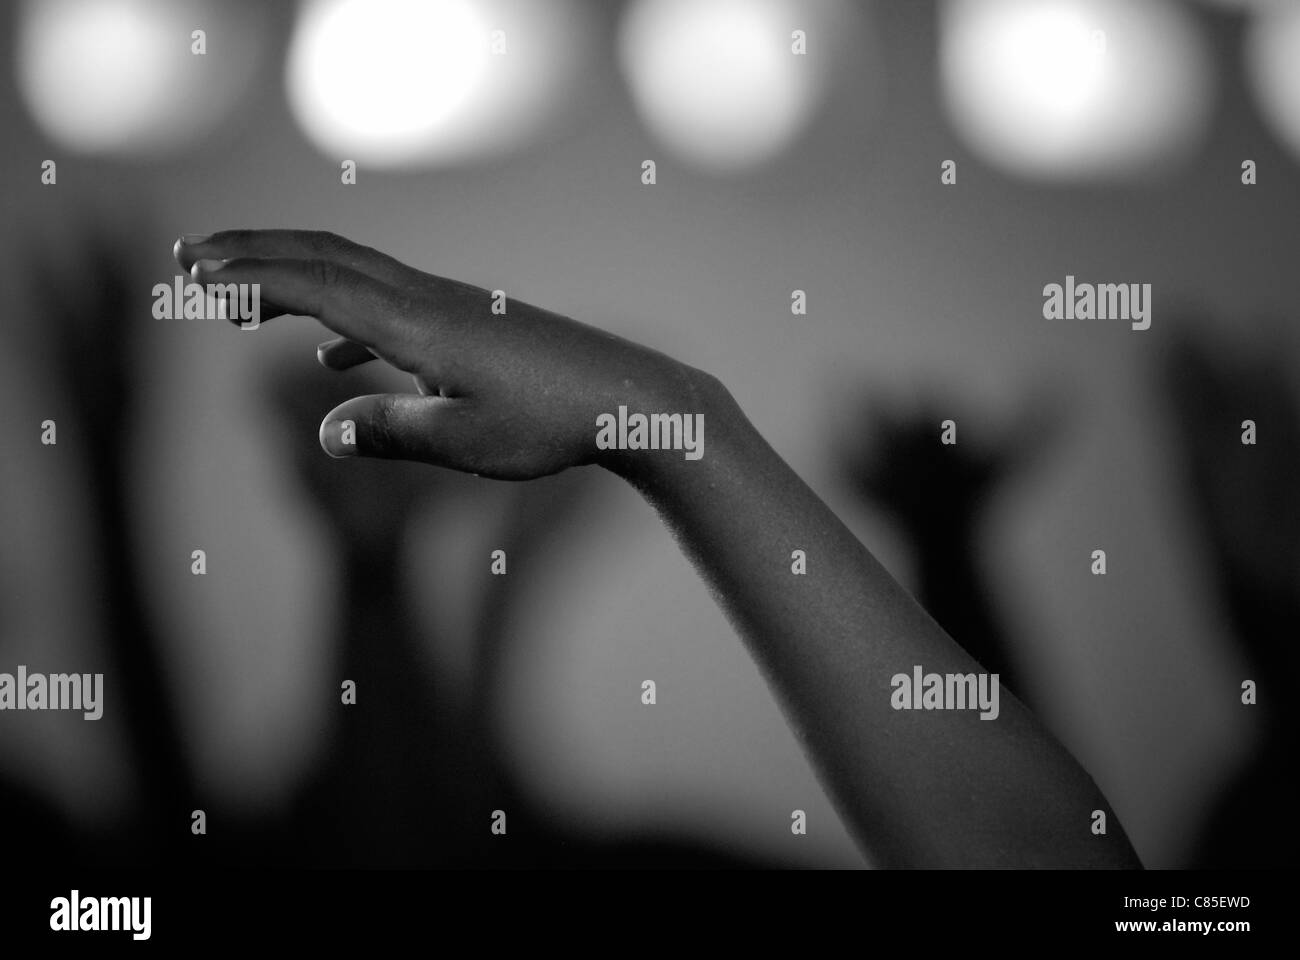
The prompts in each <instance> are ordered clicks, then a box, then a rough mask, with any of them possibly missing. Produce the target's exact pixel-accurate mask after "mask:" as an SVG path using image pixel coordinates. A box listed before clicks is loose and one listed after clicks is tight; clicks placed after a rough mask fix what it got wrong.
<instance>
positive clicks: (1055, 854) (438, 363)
mask: <svg viewBox="0 0 1300 960" xmlns="http://www.w3.org/2000/svg"><path fill="white" fill-rule="evenodd" d="M176 257H177V260H178V261H179V262H180V264H181V265H182V266H183V267H184V268H185V269H187V270H190V271H191V275H192V276H193V278H194V279H195V280H196V281H198V282H200V283H209V282H212V283H218V282H219V283H240V284H244V283H248V284H252V283H256V284H260V290H261V298H262V302H263V304H267V303H271V304H275V305H276V306H275V307H274V308H271V309H270V310H269V311H264V313H265V312H270V313H276V312H280V313H291V314H299V315H305V316H312V317H315V318H317V319H318V320H319V321H320V322H321V323H322V324H324V325H325V326H326V327H328V328H329V329H330V330H332V331H333V332H334V333H336V334H338V336H339V339H336V340H332V341H330V342H328V343H325V344H322V345H321V347H320V349H319V351H318V359H319V360H320V362H321V363H322V364H323V365H325V366H326V367H328V368H330V369H333V370H345V369H348V368H350V367H353V366H356V365H357V364H358V363H363V362H367V361H369V360H372V359H374V358H376V357H377V358H379V359H381V360H383V361H385V362H387V363H389V364H391V365H392V366H394V367H396V368H397V369H399V370H402V371H405V372H406V373H409V374H411V376H412V377H413V378H414V380H415V386H416V393H412V394H396V395H395V394H389V395H374V396H365V397H356V398H354V399H352V400H349V401H347V402H345V403H343V404H341V405H340V406H338V407H336V408H335V409H334V410H332V411H330V412H329V413H328V414H327V415H326V416H325V419H324V421H323V422H322V424H321V430H320V440H321V445H322V447H324V449H325V450H326V452H328V453H329V454H331V455H332V456H339V457H349V456H360V457H379V458H387V459H403V460H417V461H422V462H425V463H430V464H435V465H437V466H442V467H448V468H451V469H455V470H461V471H465V472H468V473H473V474H477V475H480V476H485V477H493V478H496V479H502V480H528V479H532V478H535V477H542V476H546V475H548V474H552V473H557V472H559V471H561V470H565V469H568V468H569V467H576V466H585V465H596V466H600V467H603V468H604V469H606V470H609V471H611V472H612V473H614V474H616V475H618V476H620V477H622V478H623V479H625V480H626V481H627V482H629V483H631V484H632V485H633V486H634V487H635V488H636V489H637V490H639V491H640V492H641V493H642V494H643V495H644V496H645V497H646V498H647V499H648V500H649V501H650V502H651V503H652V504H653V505H654V506H655V507H656V508H657V510H658V511H659V513H660V514H661V516H662V517H663V519H664V521H665V522H666V523H667V524H668V526H669V527H670V528H671V529H672V531H673V532H674V534H675V535H676V537H677V539H678V540H679V542H680V543H681V545H682V548H683V550H684V551H685V552H686V554H687V555H688V556H689V557H690V558H691V560H692V562H693V563H694V564H695V565H696V567H697V569H698V570H699V571H700V573H701V575H702V576H703V577H704V578H705V580H706V581H707V582H708V583H709V585H710V586H711V587H712V589H713V591H714V594H715V596H716V598H717V600H718V602H719V604H720V605H721V606H722V608H723V609H724V610H725V611H726V613H727V615H728V617H729V618H730V620H731V622H732V623H733V624H734V626H735V627H736V629H737V631H738V632H739V634H740V636H741V638H742V639H743V640H744V642H745V644H746V646H747V648H748V649H749V651H750V653H751V655H752V656H754V658H755V659H756V661H757V662H758V664H759V666H760V667H761V669H762V670H763V672H764V674H765V675H766V677H767V678H768V681H769V683H770V684H771V686H772V688H773V690H774V692H775V693H776V695H777V698H778V699H779V701H780V702H781V704H782V706H783V708H784V709H785V712H786V715H787V717H788V718H789V720H790V722H791V724H792V725H793V727H794V730H795V733H796V735H797V736H798V737H799V739H800V741H801V742H802V744H803V746H804V749H805V750H806V752H807V753H808V755H809V756H810V757H811V759H812V761H813V764H814V766H815V768H816V769H817V771H818V773H819V775H820V777H821V779H822V781H823V783H824V784H825V786H826V788H827V790H828V793H829V794H830V796H831V798H832V800H833V801H834V802H835V804H836V806H837V808H838V810H839V811H840V814H841V816H843V818H844V819H845V821H846V823H847V824H848V825H849V827H850V829H851V830H852V832H853V833H854V835H855V837H856V838H857V840H858V842H859V843H860V844H861V846H862V847H863V849H864V850H865V851H866V853H867V855H868V856H869V857H870V858H871V859H872V861H873V862H875V863H876V864H878V865H881V866H908V867H1048V866H1050V867H1137V866H1140V864H1139V862H1138V859H1137V857H1136V855H1135V854H1134V852H1133V849H1132V847H1131V846H1130V845H1129V842H1128V840H1127V838H1126V837H1125V835H1124V832H1123V830H1122V828H1121V827H1120V826H1119V823H1118V820H1117V818H1116V817H1115V815H1114V813H1113V812H1112V811H1111V810H1110V807H1109V806H1108V804H1107V803H1106V801H1105V799H1104V798H1103V797H1102V795H1101V792H1100V791H1099V790H1098V788H1097V786H1096V784H1094V783H1093V781H1092V779H1091V778H1090V777H1089V776H1088V774H1087V773H1086V772H1085V771H1084V770H1083V769H1082V768H1081V767H1080V766H1079V764H1078V763H1077V762H1076V761H1075V760H1074V758H1073V757H1072V756H1070V754H1069V753H1068V752H1067V751H1066V750H1065V748H1064V747H1063V746H1061V744H1060V743H1058V742H1057V741H1056V740H1055V739H1054V738H1053V737H1052V736H1051V734H1050V733H1048V732H1047V730H1046V729H1044V727H1043V726H1042V725H1041V724H1040V723H1039V722H1038V720H1037V719H1036V718H1035V717H1034V716H1033V715H1032V714H1031V713H1030V712H1029V711H1028V710H1027V709H1026V708H1025V707H1024V706H1023V705H1022V704H1021V703H1020V702H1019V701H1017V700H1015V699H1014V698H1013V697H1012V696H1011V695H1010V694H1009V693H1007V692H1006V691H1005V690H1004V691H1002V695H1001V701H1000V714H999V716H998V718H997V719H996V720H992V721H990V720H981V719H980V716H979V712H978V711H976V710H938V711H930V710H926V711H921V710H894V709H893V708H892V707H891V705H890V695H891V693H892V689H891V686H890V678H891V677H892V676H893V675H894V674H896V673H908V674H910V673H911V671H912V667H913V665H915V664H920V665H922V666H923V667H924V669H925V671H926V672H937V673H971V672H980V669H981V668H980V666H979V665H978V664H977V663H976V662H975V661H974V660H973V659H972V658H971V657H970V656H969V655H968V654H967V653H966V652H965V651H964V650H963V649H962V648H961V647H960V646H959V645H958V644H957V643H956V642H955V641H954V640H953V639H952V638H951V637H950V636H948V634H947V633H945V632H944V630H943V629H942V628H941V627H940V626H939V625H938V624H937V623H936V622H935V621H934V620H933V619H932V618H931V617H930V616H929V615H928V614H927V613H926V612H925V610H924V609H922V608H921V606H920V605H919V604H918V603H917V602H916V601H915V599H913V598H912V596H911V595H910V594H909V593H908V592H907V591H906V590H904V589H903V588H902V587H901V586H900V585H899V584H898V583H897V581H895V580H894V578H893V577H892V576H890V574H889V572H888V571H887V570H885V568H884V567H882V566H881V565H880V563H879V562H877V561H876V559H875V558H874V557H873V556H872V555H871V554H870V552H868V550H867V549H866V547H864V546H863V545H862V544H861V543H860V542H859V541H858V540H857V538H856V537H854V535H853V534H852V533H851V532H850V531H849V530H848V528H847V527H845V526H844V524H843V523H841V522H840V520H839V518H838V517H836V516H835V514H834V513H833V512H832V511H831V510H830V508H829V507H827V506H826V505H825V504H824V503H823V502H822V501H821V500H820V499H819V498H818V497H817V495H816V494H815V493H813V491H812V490H811V489H809V487H808V486H807V485H806V484H805V483H804V482H803V481H802V480H801V479H800V478H799V477H798V475H796V474H795V472H794V471H793V470H791V468H790V467H789V466H788V465H787V464H786V463H785V462H784V461H783V460H782V459H781V458H780V456H778V455H777V453H776V452H775V451H774V450H772V448H771V447H770V446H768V444H767V442H766V441H765V440H764V439H763V438H762V436H760V435H759V433H758V431H757V430H756V429H755V428H754V426H753V425H752V424H751V423H750V422H749V420H748V419H747V418H746V417H745V415H744V413H743V412H742V411H741V409H740V407H739V406H738V405H737V404H736V402H735V400H734V399H732V397H731V395H730V394H729V393H728V392H727V390H726V389H725V388H724V387H723V385H722V384H721V383H720V382H719V381H718V380H717V379H716V378H714V377H712V376H711V375H709V374H707V373H704V372H703V371H700V370H697V369H694V368H692V367H689V366H687V365H686V364H684V363H680V362H678V361H676V360H673V359H672V358H670V357H667V356H665V355H664V354H662V353H658V352H656V351H654V350H650V349H647V348H645V347H642V346H638V345H637V344H634V343H631V342H629V341H627V340H624V339H622V338H620V337H616V336H614V335H612V334H609V333H605V332H603V331H601V330H598V329H596V328H594V327H590V326H587V325H586V324H582V323H579V322H577V321H575V320H572V319H570V318H568V317H564V316H560V315H558V314H555V313H551V312H549V311H547V310H543V309H540V308H538V307H533V306H530V305H528V304H524V303H520V302H519V301H515V300H511V301H509V302H508V307H507V313H506V315H504V316H497V315H494V314H493V313H492V311H491V305H492V296H491V294H490V292H489V291H487V290H483V289H481V288H479V287H475V286H471V285H469V284H465V283H461V282H458V281H455V280H448V279H444V278H442V277H436V276H433V275H431V274H427V273H422V272H420V271H418V270H414V269H412V268H410V267H407V266H405V265H404V264H402V263H399V262H398V261H396V260H394V259H392V258H391V257H388V256H385V255H384V254H381V253H379V252H377V251H375V250H372V249H370V248H368V247H364V246H361V245H359V244H355V243H353V242H351V241H349V240H346V239H343V238H341V237H337V236H335V235H333V234H328V233H314V232H304V231H284V230H253V231H245V230H237V231H226V232H223V233H218V234H215V235H213V236H211V237H207V238H182V239H181V240H179V241H177V245H176ZM620 405H624V406H627V407H628V409H629V411H632V412H637V411H641V412H647V413H649V412H668V413H672V412H680V413H688V414H697V413H702V414H703V415H704V420H705V425H706V430H705V440H706V442H705V446H704V451H705V452H704V456H703V457H702V459H699V460H695V461H689V460H686V459H685V458H684V457H683V455H682V451H680V450H660V451H652V450H600V449H598V448H597V446H596V435H597V427H596V421H597V417H598V416H599V415H601V414H604V413H612V412H615V411H617V409H618V407H619V406H620ZM344 421H351V423H352V424H353V426H354V430H353V432H354V435H355V436H354V443H352V444H345V443H343V442H342V440H343V436H344V429H343V423H344ZM795 549H800V550H804V551H805V552H806V554H807V573H806V574H805V575H802V576H796V575H794V574H793V573H792V571H791V552H792V551H793V550H795ZM1094 810H1103V811H1106V814H1107V821H1108V831H1107V833H1106V834H1105V835H1103V836H1096V835H1094V834H1093V833H1092V832H1091V829H1090V827H1091V824H1092V819H1091V814H1092V811H1094Z"/></svg>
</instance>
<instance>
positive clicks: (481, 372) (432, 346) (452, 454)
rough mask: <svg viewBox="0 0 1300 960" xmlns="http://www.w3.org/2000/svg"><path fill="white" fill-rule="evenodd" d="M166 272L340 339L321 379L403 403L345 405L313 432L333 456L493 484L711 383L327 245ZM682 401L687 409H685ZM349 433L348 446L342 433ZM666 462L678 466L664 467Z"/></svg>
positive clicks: (526, 311) (269, 236) (218, 241)
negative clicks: (365, 368)
mask: <svg viewBox="0 0 1300 960" xmlns="http://www.w3.org/2000/svg"><path fill="white" fill-rule="evenodd" d="M175 255H176V259H177V260H178V261H179V263H180V264H181V266H183V267H184V268H185V269H186V270H189V271H190V273H191V276H192V277H193V279H194V280H196V281H198V282H200V283H205V284H206V283H221V284H228V283H237V284H259V285H260V293H261V299H262V301H263V302H266V303H271V304H275V305H276V306H275V308H274V310H273V312H281V313H294V314H303V315H310V316H313V317H316V318H317V319H318V320H320V322H321V323H323V324H324V325H325V326H326V327H328V328H329V329H330V330H332V331H334V332H335V333H338V334H340V335H341V338H340V339H337V340H332V341H330V342H328V343H324V344H322V345H321V346H320V349H319V351H318V357H319V359H320V362H321V363H322V364H323V365H325V366H326V367H328V368H330V369H334V370H345V369H348V368H349V367H353V366H355V365H357V364H358V363H363V362H365V361H367V360H370V359H373V358H374V357H379V358H381V359H383V360H385V361H387V362H388V363H390V364H392V365H393V366H394V367H396V368H397V369H399V370H402V371H405V372H406V373H409V374H411V375H412V376H413V377H414V378H415V386H416V391H417V392H416V393H412V394H380V395H371V396H364V397H356V398H354V399H352V400H349V401H347V402H346V403H343V404H341V405H340V406H338V407H336V408H335V409H334V410H332V411H331V412H330V413H329V414H328V415H327V416H326V417H325V419H324V421H323V422H322V424H321V430H320V438H321V445H322V446H323V447H324V448H325V450H326V451H327V452H329V453H330V454H331V455H333V456H351V455H359V456H367V457H384V458H390V459H404V460H420V461H423V462H426V463H431V464H436V465H438V466H445V467H450V468H452V469H456V470H463V471H466V472H469V473H474V474H478V475H481V476H486V477H493V478H496V479H502V480H526V479H530V478H533V477H540V476H545V475H547V474H551V473H556V472H558V471H560V470H563V469H565V468H566V467H571V466H577V465H581V464H587V463H595V462H602V463H604V465H606V466H611V467H615V468H617V467H618V465H619V460H620V453H621V451H602V450H599V449H598V448H597V446H596V442H595V441H596V435H597V427H596V418H597V417H598V416H599V415H601V414H603V413H611V412H613V411H615V410H617V408H618V406H619V405H621V404H622V405H628V406H629V408H633V407H638V406H641V407H644V406H655V407H656V408H658V407H664V406H671V405H673V404H675V403H680V402H682V401H681V398H682V397H683V396H687V397H689V395H690V394H692V393H693V392H694V391H696V390H698V389H704V388H706V387H707V385H708V381H709V380H710V379H711V378H708V377H706V376H705V375H704V374H702V373H700V372H699V371H697V370H692V369H691V368H689V367H686V366H685V365H684V364H681V363H678V362H676V361H674V360H671V359H670V358H668V357H666V356H664V355H663V354H660V353H657V352H656V351H654V350H650V349H648V348H645V347H641V346H637V345H636V344H633V343H630V342H628V341H626V340H623V339H621V338H619V337H617V336H614V335H613V334H610V333H605V332H603V331H601V330H597V329H595V328H593V327H589V326H586V325H585V324H581V323H578V322H577V321H574V320H571V319H569V318H568V317H563V316H560V315H558V314H555V313H551V312H549V311H547V310H542V309H540V308H538V307H533V306H530V305H528V304H526V303H521V302H519V301H515V300H508V301H507V302H506V313H505V315H499V314H494V313H493V312H492V303H493V297H492V294H491V292H490V291H488V290H484V289H481V288H479V287H475V286H471V285H470V284H467V283H461V282H459V281H456V280H447V279H444V278H442V277H436V276H433V275H431V274H427V273H422V272H420V271H419V270H415V269H413V268H411V267H408V266H405V265H404V264H402V263H399V262H398V261H396V260H394V259H393V258H391V257H389V256H386V255H384V254H382V253H379V252H378V251H375V250H372V249H370V248H369V247H364V246H361V245H360V244H356V243H353V242H352V241H350V240H346V239H344V238H342V237H338V236H335V235H334V234H331V233H318V232H308V231H299V230H229V231H223V232H221V233H217V234H214V235H212V236H210V237H206V238H201V237H192V236H187V237H182V238H181V239H180V240H178V241H177V242H176V247H175ZM687 402H689V401H687ZM348 420H350V421H352V423H353V424H355V444H347V443H344V442H343V440H344V436H343V429H342V424H343V422H344V421H348ZM678 456H680V454H678Z"/></svg>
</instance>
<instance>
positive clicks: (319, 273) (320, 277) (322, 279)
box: [307, 260, 343, 287]
mask: <svg viewBox="0 0 1300 960" xmlns="http://www.w3.org/2000/svg"><path fill="white" fill-rule="evenodd" d="M307 270H308V273H309V275H310V277H311V279H312V281H313V282H314V283H316V284H319V285H320V286H322V287H334V286H337V285H338V284H339V283H340V281H341V280H342V276H343V274H342V271H340V270H339V268H338V265H337V264H334V263H331V262H330V261H329V260H308V261H307Z"/></svg>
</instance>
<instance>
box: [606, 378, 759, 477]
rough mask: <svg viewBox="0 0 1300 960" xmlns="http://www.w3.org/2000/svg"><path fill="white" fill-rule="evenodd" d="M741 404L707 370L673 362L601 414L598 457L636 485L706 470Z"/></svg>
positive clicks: (738, 415) (739, 417) (737, 418)
mask: <svg viewBox="0 0 1300 960" xmlns="http://www.w3.org/2000/svg"><path fill="white" fill-rule="evenodd" d="M737 422H744V417H743V415H742V414H741V413H740V408H739V406H738V405H737V404H736V402H735V400H734V399H733V398H732V396H731V394H730V393H729V392H728V391H727V388H726V387H725V386H723V384H722V382H721V381H719V380H718V379H717V378H716V377H714V376H713V375H712V374H708V373H705V372H704V371H703V370H698V369H696V368H694V367H689V366H687V365H686V364H683V363H676V362H674V364H673V365H672V366H671V367H670V368H669V369H668V371H667V373H666V374H665V375H664V376H662V377H661V378H659V379H657V380H656V381H654V382H652V383H649V384H647V386H646V389H645V390H644V391H642V392H641V394H640V396H639V397H638V398H637V399H636V400H635V401H632V402H629V403H626V404H620V405H619V407H618V408H617V409H616V410H613V411H610V414H609V415H608V416H607V417H605V418H604V420H603V424H604V426H605V428H606V430H605V432H604V436H603V438H602V442H600V443H598V446H604V447H606V448H605V449H601V450H600V453H599V455H598V459H597V462H598V463H599V464H600V465H601V466H603V467H605V468H606V469H608V470H609V471H610V472H612V473H614V474H616V475H618V476H620V477H622V478H623V479H624V480H626V481H628V482H629V483H631V484H632V485H633V486H636V487H638V488H646V487H658V486H660V485H662V484H664V483H669V482H672V481H673V479H674V478H676V477H678V476H685V475H692V474H698V473H702V472H705V471H706V470H707V467H706V464H708V463H710V462H711V461H712V460H713V459H715V458H716V457H717V454H718V452H719V448H720V447H721V446H722V443H723V441H724V439H725V438H726V436H727V435H728V433H729V432H731V431H732V430H734V425H735V424H736V423H737Z"/></svg>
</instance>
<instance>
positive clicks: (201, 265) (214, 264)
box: [190, 260, 226, 280]
mask: <svg viewBox="0 0 1300 960" xmlns="http://www.w3.org/2000/svg"><path fill="white" fill-rule="evenodd" d="M225 265H226V261H224V260H195V261H194V266H192V267H190V277H191V279H194V280H197V279H198V278H199V274H200V273H216V272H217V271H218V270H220V269H221V268H222V267H224V266H225Z"/></svg>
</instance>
